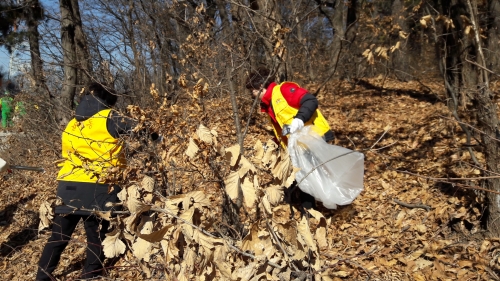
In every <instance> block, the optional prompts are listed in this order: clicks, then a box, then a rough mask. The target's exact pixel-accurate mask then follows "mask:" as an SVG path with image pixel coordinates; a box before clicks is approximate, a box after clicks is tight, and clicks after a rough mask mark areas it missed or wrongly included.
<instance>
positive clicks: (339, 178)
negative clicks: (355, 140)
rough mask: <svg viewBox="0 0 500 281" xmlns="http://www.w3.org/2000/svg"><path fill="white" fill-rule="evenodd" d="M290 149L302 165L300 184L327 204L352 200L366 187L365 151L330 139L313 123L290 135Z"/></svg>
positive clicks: (296, 164) (297, 164) (298, 176)
mask: <svg viewBox="0 0 500 281" xmlns="http://www.w3.org/2000/svg"><path fill="white" fill-rule="evenodd" d="M288 153H289V154H290V158H291V160H292V165H293V166H294V167H297V168H300V171H298V172H297V173H296V174H295V180H296V181H297V183H298V184H299V188H300V189H301V190H302V191H304V192H305V193H308V194H310V195H312V196H313V197H314V198H315V199H316V200H318V201H321V202H323V206H325V207H326V208H328V209H336V208H337V205H347V204H351V203H352V201H353V200H354V199H356V197H357V196H358V195H359V194H360V193H361V191H363V174H364V155H363V153H360V152H357V151H353V150H350V149H347V148H344V147H340V146H336V145H330V144H328V143H326V142H325V140H323V138H322V137H321V136H319V135H318V134H317V133H316V132H314V131H313V130H312V126H306V127H304V128H303V129H301V130H299V131H297V132H295V133H293V134H290V135H289V137H288ZM332 159H333V160H332Z"/></svg>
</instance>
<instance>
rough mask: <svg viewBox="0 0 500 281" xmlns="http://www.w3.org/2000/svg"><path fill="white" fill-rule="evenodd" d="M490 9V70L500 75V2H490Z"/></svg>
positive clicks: (488, 54)
mask: <svg viewBox="0 0 500 281" xmlns="http://www.w3.org/2000/svg"><path fill="white" fill-rule="evenodd" d="M488 3H489V5H488V9H489V13H490V16H489V18H490V20H489V22H490V28H489V30H488V48H486V51H487V53H486V54H485V55H486V57H487V62H488V64H487V65H486V66H487V67H488V69H490V70H491V71H493V72H494V73H496V74H497V75H500V47H499V45H498V42H500V2H499V1H498V0H489V1H488Z"/></svg>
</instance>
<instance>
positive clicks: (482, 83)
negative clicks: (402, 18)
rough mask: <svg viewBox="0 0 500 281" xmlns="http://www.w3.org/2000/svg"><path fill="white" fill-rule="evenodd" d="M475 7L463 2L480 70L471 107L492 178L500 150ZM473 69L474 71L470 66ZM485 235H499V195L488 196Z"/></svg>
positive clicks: (493, 185) (498, 186)
mask: <svg viewBox="0 0 500 281" xmlns="http://www.w3.org/2000/svg"><path fill="white" fill-rule="evenodd" d="M476 5H477V3H476V2H474V4H473V3H472V2H471V0H467V6H468V8H469V13H470V17H471V22H472V26H473V29H474V38H473V41H474V42H473V45H474V49H475V51H476V52H477V53H476V54H477V56H476V60H475V62H476V63H477V65H479V66H481V68H479V69H478V71H477V73H478V75H477V77H478V82H479V83H478V84H477V87H476V91H475V96H474V97H475V99H474V101H475V104H477V106H476V109H477V113H476V114H477V121H478V126H479V128H480V129H481V130H482V131H483V134H482V136H481V139H482V141H483V143H484V146H485V159H486V168H487V169H488V171H490V172H491V174H493V175H498V173H499V172H500V168H499V165H500V164H499V163H500V147H499V145H498V142H497V141H496V140H494V138H495V136H496V133H497V131H498V111H497V106H496V103H495V102H494V100H493V94H492V92H491V90H490V85H489V84H490V81H489V76H490V73H489V72H488V71H487V70H486V58H485V56H484V53H483V47H482V43H481V38H480V36H479V34H480V32H479V26H478V19H477V16H478V14H479V13H478V10H477V6H476ZM474 67H475V68H477V67H476V66H475V65H474ZM485 184H486V187H487V188H488V189H491V190H495V191H500V179H498V178H494V179H487V180H486V182H485ZM487 198H488V211H489V214H488V224H487V227H488V231H489V235H490V236H492V237H498V236H499V235H500V195H498V194H495V193H492V192H488V194H487Z"/></svg>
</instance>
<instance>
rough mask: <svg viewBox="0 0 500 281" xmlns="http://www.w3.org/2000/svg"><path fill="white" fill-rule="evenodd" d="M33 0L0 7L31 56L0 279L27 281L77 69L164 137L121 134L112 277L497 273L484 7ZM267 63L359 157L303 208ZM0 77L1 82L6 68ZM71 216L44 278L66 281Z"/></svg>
mask: <svg viewBox="0 0 500 281" xmlns="http://www.w3.org/2000/svg"><path fill="white" fill-rule="evenodd" d="M54 5H58V11H57V12H54V11H53V10H52V8H51V7H43V6H42V4H41V3H40V2H39V1H38V0H19V1H8V0H4V1H2V2H1V3H0V9H1V10H0V44H2V45H3V46H4V47H6V48H7V49H8V50H9V52H13V53H14V54H15V51H16V50H19V49H21V46H25V48H28V49H29V57H30V59H29V66H26V67H25V68H24V69H25V71H21V72H20V73H17V74H16V75H15V76H11V73H8V74H7V75H5V73H4V74H3V76H4V78H5V76H8V78H9V79H10V80H11V82H14V83H15V85H17V92H18V94H17V95H16V96H15V99H16V100H19V101H24V102H25V104H26V109H27V114H26V115H25V116H24V117H22V118H20V119H19V120H18V121H17V123H16V125H15V126H14V127H13V128H10V129H8V130H7V132H6V133H7V135H9V134H10V137H4V139H2V140H3V142H2V150H3V151H2V156H3V157H4V158H6V159H8V160H9V162H10V163H13V164H23V165H33V166H43V167H44V168H45V169H46V173H45V174H43V175H41V176H40V174H36V173H34V172H18V171H14V172H12V173H9V174H6V175H4V176H3V178H2V180H1V181H2V190H1V191H0V192H1V194H0V198H1V201H0V216H1V217H0V227H1V234H0V242H1V243H2V245H1V249H0V256H1V264H0V268H2V271H1V272H2V273H0V275H1V276H2V277H3V278H9V279H12V280H27V279H32V278H33V274H34V272H35V269H36V263H37V259H38V257H39V253H40V251H41V248H42V247H43V245H44V243H45V241H46V239H47V237H48V233H47V231H46V229H47V226H49V225H50V218H51V216H52V213H51V210H52V208H53V206H54V205H55V204H57V199H56V198H54V196H55V186H56V183H55V174H56V172H57V168H56V165H55V163H57V161H58V160H59V158H60V134H61V131H62V129H63V128H64V125H65V124H66V123H67V121H68V120H69V119H70V118H71V116H72V114H73V110H74V107H75V105H76V104H77V103H78V100H79V98H80V96H81V94H82V93H83V92H84V90H85V85H87V84H88V83H89V82H90V81H98V82H101V83H104V84H106V85H110V86H112V87H113V88H115V89H116V90H118V92H119V93H120V94H121V97H120V101H119V104H118V110H120V111H122V112H123V113H124V114H127V115H129V116H131V117H133V118H136V119H137V120H138V121H139V122H140V125H139V127H138V128H137V129H147V130H151V131H159V132H160V133H161V134H162V135H163V136H164V139H163V141H162V143H161V144H154V143H150V142H149V141H148V140H146V139H143V138H141V136H140V135H135V134H134V135H133V136H130V137H128V138H127V139H126V141H127V150H128V152H129V154H128V155H129V156H128V157H129V167H128V168H127V169H126V170H125V171H123V172H118V171H114V173H111V174H110V176H109V178H108V180H109V181H110V182H114V183H119V184H121V185H122V186H123V187H125V191H126V192H124V193H123V194H122V195H121V199H122V200H123V202H124V205H125V207H126V212H124V213H122V214H120V215H119V216H118V217H115V218H109V217H106V215H105V214H101V213H98V215H101V216H103V217H105V219H109V220H111V221H112V224H113V226H114V228H113V231H112V232H111V233H110V234H109V235H108V237H107V238H106V240H105V241H103V246H104V250H105V252H106V256H107V257H108V260H107V261H106V269H107V273H106V277H105V278H108V279H117V280H120V279H121V280H140V279H144V280H280V281H281V280H341V279H343V280H369V279H371V280H500V277H499V274H500V271H499V269H500V265H499V257H500V239H499V234H500V220H499V219H498V218H499V217H500V198H499V197H498V196H499V194H500V176H499V175H500V171H499V167H498V163H499V160H500V159H499V158H500V151H499V149H498V144H497V142H498V141H499V140H498V139H499V135H500V133H499V132H498V129H497V128H498V110H497V102H498V86H499V85H498V83H497V80H498V77H499V75H500V60H499V50H498V46H499V43H500V3H499V1H496V0H483V1H481V0H476V1H473V0H435V1H426V0H418V1H417V0H415V1H412V0H410V1H400V0H387V1H382V0H377V1H362V0H351V1H328V0H326V1H325V0H314V1H313V0H311V1H307V0H305V1H300V0H289V1H278V0H275V1H267V0H232V1H222V0H205V1H197V0H185V1H184V0H182V1H150V0H139V1H133V0H111V1H100V0H86V1H77V0H60V1H59V3H58V4H54ZM261 65H265V66H267V67H268V68H270V69H272V71H273V73H275V75H276V78H277V80H278V81H295V82H298V83H299V84H301V85H303V86H304V87H306V88H307V89H309V90H310V91H311V93H313V94H314V95H316V96H317V97H318V99H319V100H320V106H321V108H322V110H323V111H324V113H326V114H325V115H326V116H328V120H329V122H330V123H331V125H332V128H333V129H334V131H335V133H336V135H337V138H336V140H335V143H336V144H337V145H341V146H344V147H348V148H350V149H355V150H358V151H362V152H363V153H365V157H366V160H365V191H364V192H363V193H362V194H361V195H360V196H359V198H358V199H356V201H355V202H353V204H351V205H349V206H343V207H340V208H339V209H338V210H327V209H325V208H322V207H321V206H320V207H319V208H318V210H313V211H310V212H309V213H308V214H309V215H308V216H301V215H300V212H297V211H296V209H295V212H291V211H292V210H294V209H291V208H290V207H289V204H287V203H286V202H285V201H284V195H283V194H284V188H285V187H287V186H289V185H290V183H291V181H292V180H293V176H294V172H295V170H294V169H293V168H292V167H291V165H290V162H289V158H288V155H287V152H286V151H283V150H280V149H279V148H278V147H277V146H276V145H275V144H273V142H270V141H269V140H270V139H271V134H272V132H271V128H270V127H269V126H268V125H267V120H266V119H265V118H264V117H263V116H261V115H258V114H257V111H258V110H257V107H258V101H256V100H254V99H252V98H251V96H250V95H249V93H248V91H247V90H246V89H245V88H244V81H245V78H246V77H247V75H248V73H249V72H251V71H253V70H255V69H257V68H258V67H259V66H261ZM5 82H7V81H5ZM84 243H85V239H84V235H83V234H82V229H81V228H80V229H79V233H77V234H76V235H74V237H73V238H72V242H71V244H70V246H69V248H68V250H67V251H66V252H65V254H64V255H63V259H62V261H61V264H60V266H59V267H58V270H57V271H56V272H55V274H56V278H58V279H61V280H73V279H75V278H77V276H78V271H79V269H80V268H81V262H82V259H83V255H84V249H85V247H84V245H85V244H84Z"/></svg>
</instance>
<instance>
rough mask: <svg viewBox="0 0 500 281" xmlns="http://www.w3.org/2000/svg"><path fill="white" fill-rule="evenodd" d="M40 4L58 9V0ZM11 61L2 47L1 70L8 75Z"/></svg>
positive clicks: (0, 48)
mask: <svg viewBox="0 0 500 281" xmlns="http://www.w3.org/2000/svg"><path fill="white" fill-rule="evenodd" d="M40 3H41V4H42V6H44V7H49V6H51V7H57V5H58V1H57V0H40ZM9 61H10V54H9V52H8V51H7V49H5V48H4V47H2V46H0V68H1V70H2V71H3V72H5V73H7V72H8V71H9Z"/></svg>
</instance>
